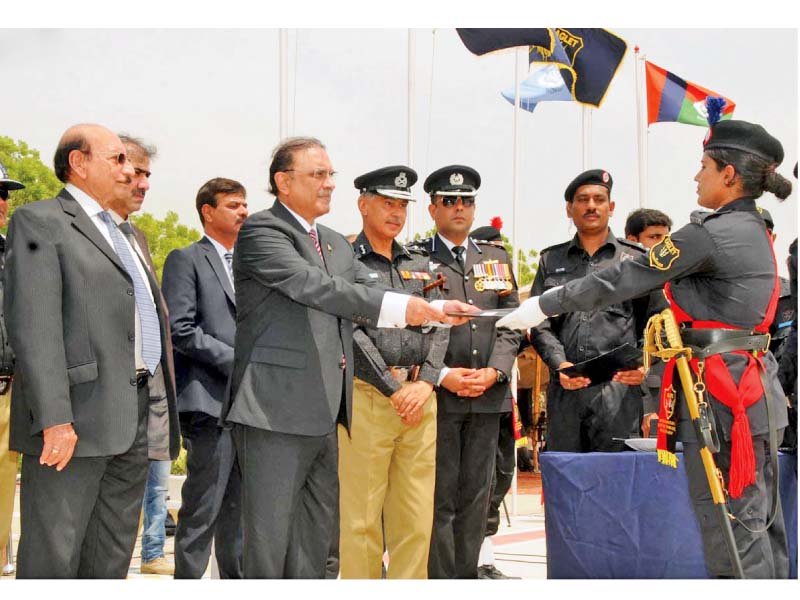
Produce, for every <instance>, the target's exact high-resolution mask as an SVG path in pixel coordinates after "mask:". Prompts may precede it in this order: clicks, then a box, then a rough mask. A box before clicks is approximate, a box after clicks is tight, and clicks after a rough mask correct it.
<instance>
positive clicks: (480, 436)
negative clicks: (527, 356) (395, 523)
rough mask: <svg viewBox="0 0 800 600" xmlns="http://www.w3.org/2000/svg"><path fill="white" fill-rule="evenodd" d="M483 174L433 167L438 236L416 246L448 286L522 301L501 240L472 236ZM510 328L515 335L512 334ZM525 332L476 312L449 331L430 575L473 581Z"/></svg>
mask: <svg viewBox="0 0 800 600" xmlns="http://www.w3.org/2000/svg"><path fill="white" fill-rule="evenodd" d="M480 185H481V177H480V175H479V174H478V172H477V171H476V170H475V169H472V168H470V167H467V166H463V165H450V166H447V167H442V168H441V169H438V170H437V171H434V172H433V173H431V174H430V175H429V176H428V178H427V179H426V180H425V183H424V185H423V188H424V190H425V192H426V193H428V194H430V197H431V204H430V206H429V207H428V211H429V212H430V215H431V217H432V218H433V220H434V221H435V222H436V234H435V235H434V236H433V237H431V238H428V239H424V240H420V241H419V242H417V243H416V244H415V246H417V247H421V248H423V249H424V250H425V251H427V252H428V254H429V256H430V266H431V272H432V273H433V274H434V276H437V275H439V274H441V275H442V276H443V277H444V278H445V280H444V284H443V285H442V293H443V294H444V297H445V298H447V299H454V300H455V299H457V300H461V301H462V302H467V303H469V304H472V305H474V306H477V307H478V308H481V309H494V308H511V307H516V306H518V305H519V299H518V296H517V286H516V282H515V281H514V276H513V275H512V273H511V259H510V258H509V256H508V254H507V253H506V251H505V248H504V247H503V244H502V242H488V241H482V240H475V239H472V238H470V237H469V231H470V230H471V229H472V224H473V221H474V220H475V199H476V196H477V193H478V188H479V187H480ZM509 334H511V335H509ZM519 342H520V336H519V335H516V334H512V332H511V331H509V330H504V331H499V330H495V329H494V323H493V321H491V320H486V319H475V320H473V321H471V322H469V323H467V324H465V325H461V326H458V327H453V328H452V329H451V330H450V342H449V345H448V347H447V353H446V355H445V359H444V364H445V365H446V366H447V367H448V368H449V370H448V372H447V374H446V375H445V376H444V377H443V378H442V380H441V382H440V386H439V388H438V391H437V401H438V407H437V409H438V412H437V448H436V489H435V498H434V522H433V535H432V538H431V551H430V556H429V559H428V577H430V578H434V579H451V578H473V579H474V578H476V577H477V576H478V554H479V552H480V548H481V543H482V542H483V534H484V528H485V525H486V508H487V506H488V503H489V491H490V488H491V483H492V474H493V473H494V457H495V453H496V450H497V437H498V431H499V424H500V415H501V413H502V412H503V410H504V408H505V405H504V398H505V396H506V392H507V390H508V383H509V375H510V373H511V368H512V365H513V363H514V358H515V356H516V352H517V348H518V347H519Z"/></svg>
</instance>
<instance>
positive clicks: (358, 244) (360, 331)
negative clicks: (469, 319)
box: [353, 231, 450, 396]
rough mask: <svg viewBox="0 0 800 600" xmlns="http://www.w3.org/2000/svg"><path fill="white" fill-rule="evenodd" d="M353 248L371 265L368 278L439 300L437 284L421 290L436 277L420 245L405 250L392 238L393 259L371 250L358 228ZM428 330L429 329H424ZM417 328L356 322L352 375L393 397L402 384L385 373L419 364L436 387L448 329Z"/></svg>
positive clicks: (421, 376) (422, 377) (424, 377)
mask: <svg viewBox="0 0 800 600" xmlns="http://www.w3.org/2000/svg"><path fill="white" fill-rule="evenodd" d="M353 249H354V250H355V252H356V257H357V258H358V259H359V260H360V261H361V262H362V263H363V264H364V266H366V267H367V269H369V272H368V274H367V276H368V277H369V278H370V279H374V280H375V281H376V282H379V283H380V284H381V285H382V286H384V287H386V288H390V289H393V290H397V291H399V292H403V293H406V294H413V295H415V296H420V297H423V296H424V297H425V298H426V299H427V300H429V301H430V300H439V299H441V298H442V294H441V291H440V290H439V289H438V288H434V289H432V290H430V291H429V292H428V293H427V294H423V291H422V288H423V287H425V286H426V285H428V284H429V283H431V282H432V281H433V280H434V279H435V277H436V276H435V275H432V274H431V272H430V270H429V266H430V263H429V261H428V255H427V253H425V252H423V251H421V250H420V249H418V248H403V247H402V246H401V245H400V244H398V243H397V242H392V260H391V261H390V260H389V259H387V258H386V257H385V256H383V255H382V254H378V253H377V252H374V251H373V250H372V246H371V245H370V243H369V240H368V239H367V236H366V235H364V232H363V231H362V232H361V233H360V234H359V236H358V238H356V240H355V242H353ZM426 333H427V332H426ZM426 333H423V332H421V331H420V330H419V328H405V329H392V328H388V327H387V328H381V329H378V328H374V327H364V326H356V327H355V329H354V330H353V343H354V346H353V354H354V357H355V363H356V364H355V376H356V377H358V378H359V379H361V380H362V381H366V382H367V383H369V384H371V385H373V386H375V387H376V388H377V389H378V390H379V391H380V392H381V393H382V394H383V395H385V396H391V395H392V394H394V393H395V392H396V391H397V390H399V389H400V387H401V384H400V383H399V382H398V381H396V380H395V379H394V378H393V377H392V376H391V374H390V373H389V367H392V366H396V367H411V366H418V367H420V371H419V379H420V380H422V381H427V382H428V383H430V384H432V385H434V386H435V385H436V383H437V381H438V379H439V373H440V372H441V370H442V367H444V355H445V351H446V350H447V342H448V340H449V339H450V330H449V329H446V328H443V327H437V328H435V329H434V330H433V331H430V332H429V333H427V334H426Z"/></svg>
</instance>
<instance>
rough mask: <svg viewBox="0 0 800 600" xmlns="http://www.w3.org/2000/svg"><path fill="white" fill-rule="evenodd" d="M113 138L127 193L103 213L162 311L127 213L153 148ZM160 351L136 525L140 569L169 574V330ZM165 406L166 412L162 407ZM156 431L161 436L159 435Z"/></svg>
mask: <svg viewBox="0 0 800 600" xmlns="http://www.w3.org/2000/svg"><path fill="white" fill-rule="evenodd" d="M119 139H120V140H122V143H123V145H124V146H125V151H126V152H127V153H128V160H129V161H130V162H131V165H132V166H133V171H134V175H133V177H132V178H131V186H130V195H129V196H128V197H126V198H115V199H114V201H112V202H111V203H110V204H109V209H110V210H109V214H110V215H111V217H112V218H113V219H114V222H115V223H116V224H117V226H118V227H119V230H120V231H121V232H122V234H123V235H124V236H125V238H126V239H127V240H128V243H129V244H130V246H131V249H132V250H133V251H134V252H135V257H136V259H137V260H138V261H139V264H140V265H141V266H142V267H143V268H146V269H147V271H149V273H146V272H144V271H143V274H145V275H146V276H147V280H148V285H149V287H150V289H151V292H152V294H153V296H154V297H155V298H156V299H157V301H158V303H159V306H160V307H161V311H162V314H164V315H166V313H167V310H166V304H165V302H164V296H163V295H162V294H161V289H160V288H159V286H158V279H157V277H158V275H157V272H156V268H155V265H154V264H153V258H152V257H151V256H150V248H149V246H148V244H147V238H146V237H145V234H144V232H143V231H142V230H141V229H139V228H138V227H136V226H135V225H133V224H132V223H131V222H130V220H129V217H130V216H131V215H132V214H133V213H135V212H137V211H139V210H141V208H142V204H143V203H144V198H145V195H146V194H147V191H148V190H149V189H150V161H151V160H152V159H153V158H154V157H155V155H156V149H155V147H153V146H149V145H147V144H145V143H144V142H143V141H142V140H140V139H137V138H134V137H131V136H129V135H125V134H120V136H119ZM164 321H165V322H164V326H165V327H166V328H167V331H169V323H168V322H166V318H165V319H164ZM164 341H165V345H166V348H165V355H166V357H167V365H168V368H167V369H162V368H161V367H159V368H158V369H156V372H155V374H154V375H153V377H151V378H150V379H149V381H148V390H149V393H150V404H149V416H148V422H147V427H148V431H147V433H148V435H147V440H148V444H147V446H148V448H147V454H148V458H149V459H150V464H149V467H148V469H147V483H146V484H145V489H144V509H143V512H144V519H143V524H142V527H143V529H142V556H141V558H142V565H141V572H142V573H150V574H157V575H172V572H173V567H172V565H171V564H170V563H169V561H167V559H166V557H165V556H164V543H165V541H166V532H165V529H164V524H165V522H166V519H167V486H168V485H169V472H170V466H171V465H172V461H171V460H170V451H169V450H170V449H169V430H170V428H173V429H174V433H175V436H176V437H177V433H178V412H177V410H176V407H175V374H174V368H173V363H172V345H171V342H170V339H169V334H167V335H166V336H165V340H164ZM168 408H171V409H172V410H171V411H170V410H168ZM159 432H161V434H160V435H159Z"/></svg>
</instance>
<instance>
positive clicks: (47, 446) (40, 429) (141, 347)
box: [4, 125, 178, 579]
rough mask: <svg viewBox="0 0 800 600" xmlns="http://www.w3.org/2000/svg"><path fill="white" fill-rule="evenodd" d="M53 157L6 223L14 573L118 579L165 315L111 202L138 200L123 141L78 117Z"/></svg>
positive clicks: (141, 479)
mask: <svg viewBox="0 0 800 600" xmlns="http://www.w3.org/2000/svg"><path fill="white" fill-rule="evenodd" d="M53 160H54V167H55V172H56V175H57V176H58V178H59V179H60V180H61V181H62V182H64V184H65V187H64V189H62V190H61V192H60V193H59V195H58V196H57V197H56V198H54V199H52V200H44V201H40V202H34V203H32V204H28V205H25V206H23V207H20V208H19V209H17V211H16V212H15V213H14V216H13V217H12V219H11V223H10V225H9V229H8V248H9V252H8V254H7V260H6V282H7V284H8V285H7V289H8V293H7V294H6V296H5V299H4V307H5V314H6V318H7V325H8V331H9V338H10V340H11V344H12V346H13V347H14V349H15V351H16V355H17V363H16V371H15V375H16V379H15V381H14V396H13V398H12V401H11V439H10V446H11V448H12V449H13V450H16V451H18V452H21V453H22V454H23V459H22V496H21V509H22V537H21V539H20V543H19V555H18V560H17V577H18V578H49V579H54V578H75V577H81V578H104V579H110V578H124V577H125V576H126V575H127V573H128V565H129V564H130V560H131V555H132V554H133V546H134V542H135V541H136V532H137V529H138V522H139V513H140V510H141V505H142V495H143V492H144V485H145V477H146V475H147V466H148V460H147V451H148V429H147V424H148V420H147V416H148V405H149V394H148V385H149V383H150V381H151V379H152V377H153V375H154V374H155V373H156V372H158V371H160V370H161V369H166V352H165V348H167V345H166V343H165V335H166V332H165V328H164V323H165V321H166V319H165V318H164V316H163V315H162V312H163V310H162V308H161V305H160V303H159V302H157V301H156V299H155V298H154V296H153V290H154V289H157V288H156V285H155V280H154V279H153V278H152V276H151V275H148V271H147V269H145V268H144V267H143V266H142V264H141V262H140V261H139V260H138V259H137V255H136V253H135V252H134V251H133V249H132V248H131V246H130V244H129V242H127V240H126V239H125V236H124V235H123V234H122V233H121V232H120V231H119V229H118V227H117V224H116V222H115V221H114V219H113V218H112V217H111V215H110V214H109V212H108V211H107V209H108V208H109V207H110V206H112V205H114V203H115V202H119V201H120V200H124V199H126V198H128V197H129V196H130V185H131V178H132V177H133V175H134V169H133V166H132V165H131V163H130V161H129V160H128V157H127V154H126V152H125V146H124V145H123V144H122V142H121V141H120V139H119V137H117V135H115V134H114V133H112V132H111V131H109V130H108V129H106V128H105V127H101V126H99V125H76V126H74V127H71V128H70V129H68V130H67V131H66V132H65V133H64V135H63V136H62V138H61V140H60V142H59V143H58V147H57V148H56V152H55V156H54V159H53ZM34 274H35V276H33V275H34ZM171 402H172V403H173V406H172V407H170V408H171V410H170V411H169V412H171V413H172V414H174V408H175V407H174V399H171ZM171 429H173V430H172V431H171V432H170V433H171V435H170V436H169V437H170V439H169V449H170V454H171V456H172V457H173V458H174V457H175V456H176V455H177V450H178V436H177V431H174V428H171Z"/></svg>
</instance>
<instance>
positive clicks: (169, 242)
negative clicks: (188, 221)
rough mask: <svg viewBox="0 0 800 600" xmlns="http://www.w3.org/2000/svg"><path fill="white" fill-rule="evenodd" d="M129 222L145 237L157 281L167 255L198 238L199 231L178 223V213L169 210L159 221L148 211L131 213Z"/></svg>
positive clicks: (159, 278)
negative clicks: (156, 274)
mask: <svg viewBox="0 0 800 600" xmlns="http://www.w3.org/2000/svg"><path fill="white" fill-rule="evenodd" d="M131 222H132V223H133V224H134V225H136V226H137V227H138V228H139V229H141V230H142V231H143V232H144V235H145V237H146V238H147V244H148V246H150V254H151V255H152V257H153V264H154V265H155V267H156V272H157V273H158V280H159V281H161V271H162V269H163V268H164V261H165V260H167V255H168V254H169V253H170V252H172V251H173V250H175V249H176V248H183V247H185V246H188V245H189V244H191V243H192V242H196V241H197V240H199V239H200V232H199V231H197V230H196V229H193V228H191V227H187V226H186V225H182V224H180V223H178V213H176V212H173V211H169V212H168V213H167V216H166V217H164V218H163V219H162V220H160V221H159V220H158V219H156V218H155V217H154V216H153V215H151V214H150V213H142V214H140V215H132V216H131Z"/></svg>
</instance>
